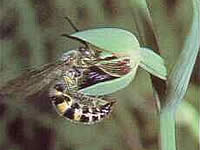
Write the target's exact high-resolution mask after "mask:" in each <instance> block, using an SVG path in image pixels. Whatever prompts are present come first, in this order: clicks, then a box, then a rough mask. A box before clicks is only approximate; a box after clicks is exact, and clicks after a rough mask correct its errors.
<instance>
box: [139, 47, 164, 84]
mask: <svg viewBox="0 0 200 150" xmlns="http://www.w3.org/2000/svg"><path fill="white" fill-rule="evenodd" d="M140 57H141V61H140V64H139V66H140V67H142V68H143V69H144V70H146V71H147V72H149V73H151V74H153V75H155V76H157V77H159V78H161V79H163V80H166V77H167V69H166V67H165V65H164V60H163V58H161V57H160V56H159V55H158V54H156V53H155V52H153V51H152V50H150V49H148V48H141V50H140Z"/></svg>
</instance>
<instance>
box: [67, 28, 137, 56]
mask: <svg viewBox="0 0 200 150" xmlns="http://www.w3.org/2000/svg"><path fill="white" fill-rule="evenodd" d="M70 36H72V37H74V38H77V39H80V40H82V41H86V42H88V43H90V44H92V45H94V46H96V47H98V48H101V49H103V50H107V51H110V52H112V53H123V54H129V53H132V51H134V50H139V48H140V45H139V42H138V40H137V39H136V37H135V35H133V34H132V33H131V32H128V31H126V30H123V29H119V28H97V29H90V30H85V31H80V32H76V33H73V34H71V35H70Z"/></svg>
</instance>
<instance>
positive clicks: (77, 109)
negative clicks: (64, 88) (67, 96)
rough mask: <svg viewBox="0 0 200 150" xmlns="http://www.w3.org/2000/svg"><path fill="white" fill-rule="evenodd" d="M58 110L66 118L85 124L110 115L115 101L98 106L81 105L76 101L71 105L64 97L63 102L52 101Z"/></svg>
mask: <svg viewBox="0 0 200 150" xmlns="http://www.w3.org/2000/svg"><path fill="white" fill-rule="evenodd" d="M52 102H53V105H54V107H55V109H56V111H57V112H58V113H59V114H60V115H61V116H63V117H65V118H66V119H69V120H71V121H73V122H80V123H84V124H93V123H96V122H99V121H101V120H103V119H104V118H106V117H107V116H109V114H110V113H111V112H112V109H113V108H112V107H113V104H114V103H115V102H107V104H105V105H101V106H98V107H89V106H86V105H83V106H82V105H80V104H79V103H77V102H74V103H73V104H72V105H69V103H67V102H66V101H65V100H64V99H63V101H62V102H61V101H60V102H58V101H52Z"/></svg>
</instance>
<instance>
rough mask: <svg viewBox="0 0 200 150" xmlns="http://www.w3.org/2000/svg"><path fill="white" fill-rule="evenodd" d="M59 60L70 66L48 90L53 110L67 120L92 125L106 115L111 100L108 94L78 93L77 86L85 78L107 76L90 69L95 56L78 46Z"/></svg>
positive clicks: (111, 104)
mask: <svg viewBox="0 0 200 150" xmlns="http://www.w3.org/2000/svg"><path fill="white" fill-rule="evenodd" d="M79 50H80V49H79ZM72 54H73V55H72ZM62 59H63V61H68V60H70V61H71V62H70V61H69V62H70V63H69V62H68V64H70V65H71V67H70V69H68V70H67V71H65V72H64V73H63V75H62V77H61V79H60V80H59V81H57V82H56V83H55V84H54V85H53V86H52V88H51V89H50V97H51V99H52V104H53V106H54V108H55V110H56V111H57V113H58V114H59V115H61V116H63V117H65V118H66V119H68V120H71V121H73V122H80V123H84V124H93V123H96V122H100V121H101V120H103V119H104V118H107V117H108V116H109V115H110V113H111V112H112V109H113V106H114V103H115V101H111V100H109V99H108V97H105V98H97V97H92V96H87V95H84V94H83V93H80V92H78V90H79V89H80V88H81V85H83V84H84V83H85V82H88V81H89V82H90V80H88V79H92V80H91V81H93V83H94V84H95V83H97V81H98V82H99V81H102V80H106V79H109V78H110V76H109V75H108V76H106V75H105V73H104V74H102V73H101V72H102V71H99V70H92V68H93V67H94V66H95V65H94V64H96V62H95V61H96V58H95V56H94V55H90V51H88V50H87V49H85V50H84V49H83V48H81V51H74V52H73V53H70V56H69V55H66V54H65V56H64V57H63V58H62ZM88 72H90V73H91V74H90V73H88ZM95 72H96V75H95V78H94V73H95ZM98 72H99V73H98ZM85 79H86V80H85ZM87 86H88V85H87Z"/></svg>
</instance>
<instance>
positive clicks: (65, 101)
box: [0, 35, 131, 124]
mask: <svg viewBox="0 0 200 150" xmlns="http://www.w3.org/2000/svg"><path fill="white" fill-rule="evenodd" d="M66 36H67V37H69V38H73V37H70V36H69V35H66ZM80 42H81V43H83V45H84V46H81V47H79V48H77V49H74V50H70V51H68V52H66V53H64V54H63V55H62V56H61V58H60V59H59V60H57V61H56V62H53V63H49V64H46V65H44V66H42V67H37V68H33V69H31V70H29V71H27V72H25V73H23V74H22V75H21V76H19V77H17V78H16V79H14V80H11V81H9V82H8V83H7V84H6V85H5V86H3V87H2V88H1V89H0V94H1V95H14V97H19V98H20V99H26V98H27V97H29V96H32V95H35V94H37V93H40V92H41V91H47V92H48V93H49V94H48V95H49V98H50V100H51V101H52V105H53V106H54V108H55V109H56V111H57V112H58V114H59V115H61V116H64V117H65V118H67V119H69V120H71V121H74V122H82V123H84V124H93V123H96V122H100V121H101V120H103V119H104V118H106V117H107V116H109V115H110V113H111V112H112V110H113V106H114V104H115V101H114V100H110V98H108V97H107V96H104V97H93V96H90V95H85V94H83V93H80V92H79V90H80V89H83V88H86V87H88V86H91V85H94V84H98V83H99V82H105V81H108V80H113V79H116V78H120V77H121V76H123V75H125V74H127V73H128V72H129V71H130V69H131V68H130V59H129V58H127V57H117V56H114V55H110V56H106V57H102V56H101V53H102V50H100V49H98V48H96V47H94V46H92V45H90V44H89V43H86V42H84V41H80Z"/></svg>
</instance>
